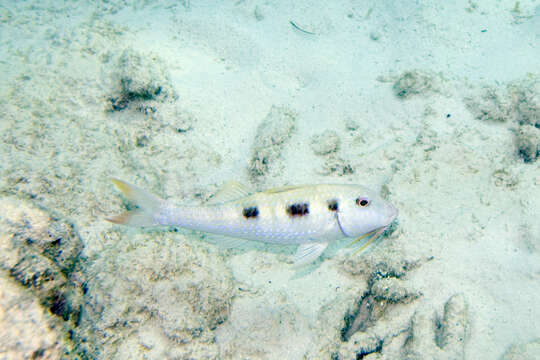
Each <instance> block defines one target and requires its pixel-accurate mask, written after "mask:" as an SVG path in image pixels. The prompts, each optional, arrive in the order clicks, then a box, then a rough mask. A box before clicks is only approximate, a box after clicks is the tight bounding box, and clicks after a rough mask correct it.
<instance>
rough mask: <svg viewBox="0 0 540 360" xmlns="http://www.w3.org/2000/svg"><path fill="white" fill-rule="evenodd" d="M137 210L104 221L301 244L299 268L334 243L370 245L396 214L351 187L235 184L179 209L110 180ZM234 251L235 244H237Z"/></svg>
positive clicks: (297, 257)
mask: <svg viewBox="0 0 540 360" xmlns="http://www.w3.org/2000/svg"><path fill="white" fill-rule="evenodd" d="M112 182H113V184H114V185H115V186H116V188H117V189H118V190H119V191H120V192H121V193H122V194H123V195H124V196H125V197H126V198H127V199H128V200H130V201H132V202H133V203H134V204H135V205H136V206H137V208H135V209H134V210H131V211H127V212H125V213H123V214H120V215H117V216H111V217H108V218H107V219H106V220H108V221H109V222H112V223H115V224H123V225H128V226H137V227H154V226H177V227H182V228H186V229H191V230H196V231H200V232H204V233H207V234H213V235H214V236H216V241H221V242H223V243H229V244H236V243H239V242H241V241H245V240H251V241H259V242H264V243H271V244H283V245H298V248H297V250H296V253H295V256H294V263H295V265H305V264H309V263H311V262H313V261H315V260H316V259H318V258H319V257H320V256H321V254H322V253H323V252H324V250H325V249H326V248H327V247H328V245H329V244H330V243H331V242H333V241H336V240H340V239H344V238H351V239H356V240H354V241H353V242H352V243H351V244H353V243H356V242H358V241H360V240H362V239H366V238H367V239H368V240H369V241H368V242H367V243H366V244H365V245H364V246H362V248H361V249H360V250H359V251H361V250H363V249H364V248H365V247H366V246H367V245H369V244H370V243H371V242H372V241H373V240H375V239H376V238H377V237H379V236H380V235H381V234H382V233H383V232H384V230H386V229H387V228H388V227H389V226H390V225H391V224H392V222H393V221H394V220H395V219H396V217H397V215H398V210H397V209H396V207H394V206H393V205H392V204H391V203H390V202H389V201H386V200H384V199H383V198H382V197H380V196H379V195H378V194H377V193H376V192H374V191H372V190H370V189H368V188H366V187H364V186H361V185H351V184H318V185H299V186H285V187H280V188H274V189H269V190H266V191H261V192H251V191H250V190H249V189H248V188H247V187H246V186H244V185H242V184H240V183H239V182H235V181H231V182H229V183H227V184H225V185H224V186H223V187H222V188H221V189H219V190H218V191H217V192H216V194H215V195H214V197H213V198H211V199H210V200H209V201H208V202H207V203H206V204H204V205H201V206H189V205H177V204H175V203H173V202H170V201H166V200H163V199H160V198H158V197H156V196H154V195H152V194H150V193H148V192H147V191H145V190H143V189H140V188H138V187H137V186H135V185H131V184H128V183H127V182H124V181H122V180H118V179H112ZM233 247H234V245H233Z"/></svg>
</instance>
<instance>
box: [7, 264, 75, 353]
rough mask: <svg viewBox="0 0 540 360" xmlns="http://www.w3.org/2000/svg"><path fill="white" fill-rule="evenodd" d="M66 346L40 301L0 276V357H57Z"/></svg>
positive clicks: (61, 334)
mask: <svg viewBox="0 0 540 360" xmlns="http://www.w3.org/2000/svg"><path fill="white" fill-rule="evenodd" d="M65 346H66V345H65V344H64V341H63V333H62V332H61V330H60V329H58V328H55V325H54V319H52V318H51V316H50V315H48V314H47V312H46V311H44V309H43V307H41V305H40V303H39V300H38V299H37V298H36V297H34V296H32V295H31V294H30V293H28V292H27V291H25V289H24V288H22V287H21V286H18V285H17V284H16V283H15V282H14V281H12V280H10V279H8V278H6V277H5V276H4V275H0V358H2V359H60V358H61V357H62V354H63V352H64V347H65Z"/></svg>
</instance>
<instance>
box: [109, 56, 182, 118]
mask: <svg viewBox="0 0 540 360" xmlns="http://www.w3.org/2000/svg"><path fill="white" fill-rule="evenodd" d="M112 76H113V79H114V84H115V88H114V89H113V90H112V93H113V95H112V96H111V97H110V98H109V100H110V108H109V110H111V111H118V110H123V109H125V108H127V107H128V105H129V104H130V103H131V102H138V103H141V102H148V101H151V100H155V101H164V100H165V99H167V98H169V97H172V98H175V97H176V96H177V95H176V93H175V91H174V89H173V87H172V84H171V82H170V80H169V74H168V71H167V70H166V67H165V63H164V61H163V60H161V58H159V57H158V56H157V55H156V54H151V53H149V54H143V53H140V52H137V51H135V50H133V49H126V50H124V52H123V53H122V54H121V55H120V57H119V59H118V64H117V69H116V71H115V72H114V73H113V75H112ZM139 110H141V111H143V112H145V113H148V112H149V111H150V112H155V111H156V109H155V108H154V107H152V106H151V105H145V106H142V105H139Z"/></svg>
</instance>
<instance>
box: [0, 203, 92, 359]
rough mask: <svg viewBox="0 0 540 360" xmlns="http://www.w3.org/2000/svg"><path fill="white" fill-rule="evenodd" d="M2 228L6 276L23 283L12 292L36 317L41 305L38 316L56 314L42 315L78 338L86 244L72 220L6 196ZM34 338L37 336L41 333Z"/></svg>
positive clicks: (0, 256)
mask: <svg viewBox="0 0 540 360" xmlns="http://www.w3.org/2000/svg"><path fill="white" fill-rule="evenodd" d="M0 229H1V230H0V269H1V272H2V276H9V278H10V281H12V282H13V283H14V284H15V283H18V284H19V285H20V289H24V293H21V294H20V295H13V296H19V297H21V298H22V299H24V301H25V304H26V305H25V306H28V307H29V309H31V310H29V313H28V315H29V316H32V317H36V316H37V315H32V314H37V312H38V310H37V309H36V307H37V306H38V305H39V306H41V308H40V309H39V311H40V312H42V313H43V314H44V315H40V319H45V318H50V319H53V320H43V321H47V322H49V323H51V324H54V326H55V327H56V328H57V329H56V330H55V331H54V332H55V333H56V332H64V333H66V334H67V333H70V334H71V337H70V340H75V339H76V338H77V337H78V332H77V328H78V326H79V324H80V320H81V315H82V303H83V293H84V275H83V274H82V272H81V269H80V264H81V257H80V253H81V251H82V248H83V245H82V242H81V240H80V238H79V236H78V235H77V233H76V232H75V229H74V227H73V225H71V224H69V223H68V222H66V221H63V220H61V219H59V218H57V217H55V216H53V215H51V214H49V213H48V212H47V211H46V210H44V209H40V208H38V207H37V206H35V205H33V204H32V203H31V202H29V201H23V200H18V199H15V198H3V199H0ZM6 286H7V285H6ZM13 289H14V288H13ZM14 291H15V290H14ZM15 292H19V291H18V290H17V291H15ZM9 296H10V297H11V296H12V295H9ZM10 319H11V320H14V319H15V318H11V317H9V316H8V317H6V318H5V321H7V322H9V321H11V320H10ZM24 321H28V322H29V323H30V322H32V321H33V320H31V319H28V318H25V320H24ZM40 321H41V320H40ZM51 321H54V323H53V322H51ZM38 323H39V322H38ZM13 325H14V326H17V325H16V324H13ZM39 326H41V325H39ZM43 326H45V325H43ZM51 326H53V325H51ZM36 331H38V332H41V330H36ZM47 336H49V335H47ZM35 341H37V342H39V337H36V339H35ZM77 347H79V344H77V343H76V342H75V341H73V342H65V343H62V345H61V346H60V348H61V350H62V351H63V352H66V353H70V352H72V351H75V352H79V351H83V352H84V351H85V350H81V349H77Z"/></svg>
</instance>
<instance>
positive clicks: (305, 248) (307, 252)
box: [294, 242, 328, 266]
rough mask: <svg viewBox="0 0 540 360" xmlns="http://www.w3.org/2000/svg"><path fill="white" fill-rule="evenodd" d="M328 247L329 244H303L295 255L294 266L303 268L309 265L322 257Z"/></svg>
mask: <svg viewBox="0 0 540 360" xmlns="http://www.w3.org/2000/svg"><path fill="white" fill-rule="evenodd" d="M327 246H328V243H325V242H324V243H322V242H309V243H305V244H301V245H300V246H298V249H297V250H296V254H295V255H294V265H295V266H301V265H306V264H309V263H311V262H313V261H315V260H316V259H318V258H319V256H321V254H322V253H323V251H324V250H325V249H326V247H327Z"/></svg>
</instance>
